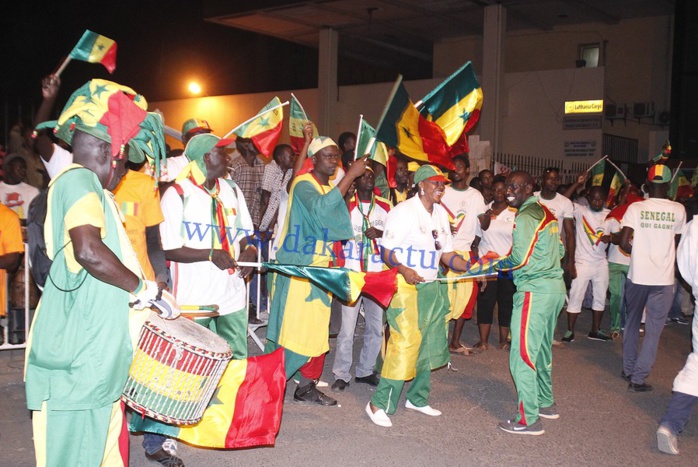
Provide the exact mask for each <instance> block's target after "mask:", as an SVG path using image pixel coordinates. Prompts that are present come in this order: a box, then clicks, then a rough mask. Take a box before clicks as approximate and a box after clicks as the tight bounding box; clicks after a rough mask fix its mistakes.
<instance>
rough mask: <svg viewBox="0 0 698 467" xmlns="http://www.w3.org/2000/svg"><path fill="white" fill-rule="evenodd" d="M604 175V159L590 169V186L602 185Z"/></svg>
mask: <svg viewBox="0 0 698 467" xmlns="http://www.w3.org/2000/svg"><path fill="white" fill-rule="evenodd" d="M604 173H606V159H602V160H601V162H597V163H596V165H594V166H593V167H592V168H591V186H601V185H603V176H604Z"/></svg>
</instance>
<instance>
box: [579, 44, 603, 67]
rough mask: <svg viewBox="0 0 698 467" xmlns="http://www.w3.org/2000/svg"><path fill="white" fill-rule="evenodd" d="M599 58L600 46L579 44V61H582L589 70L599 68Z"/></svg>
mask: <svg viewBox="0 0 698 467" xmlns="http://www.w3.org/2000/svg"><path fill="white" fill-rule="evenodd" d="M600 57H601V44H599V43H598V42H597V43H594V44H580V46H579V57H578V60H579V61H582V60H583V61H584V65H582V66H586V67H589V68H592V67H597V66H599V59H600Z"/></svg>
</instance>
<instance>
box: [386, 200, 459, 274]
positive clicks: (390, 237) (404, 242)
mask: <svg viewBox="0 0 698 467" xmlns="http://www.w3.org/2000/svg"><path fill="white" fill-rule="evenodd" d="M434 237H436V238H434ZM437 243H438V246H439V249H437V248H436V247H437ZM383 247H384V248H388V249H389V250H392V251H393V252H394V253H395V255H396V256H397V260H398V261H399V262H400V263H401V264H404V265H405V266H407V267H409V268H411V269H414V270H415V271H416V272H417V273H418V274H419V275H420V276H422V277H423V278H424V279H426V280H433V279H436V275H437V273H438V272H439V261H440V260H441V255H442V254H443V253H448V252H450V251H453V236H452V235H451V225H450V224H449V222H448V213H447V212H446V210H445V209H444V208H443V207H442V206H441V205H439V204H434V209H433V211H432V213H431V214H429V213H428V212H427V210H426V208H425V207H424V205H423V204H422V201H421V200H420V199H419V196H413V197H412V198H410V199H408V200H407V201H403V202H402V203H400V204H398V205H397V206H395V207H394V208H393V209H391V210H390V212H389V213H388V217H387V218H386V220H385V231H384V232H383ZM389 266H390V265H389Z"/></svg>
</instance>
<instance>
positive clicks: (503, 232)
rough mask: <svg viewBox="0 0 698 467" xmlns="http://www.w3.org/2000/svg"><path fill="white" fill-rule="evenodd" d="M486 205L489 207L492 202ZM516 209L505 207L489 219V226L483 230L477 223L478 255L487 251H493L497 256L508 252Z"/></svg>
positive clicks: (482, 254)
mask: <svg viewBox="0 0 698 467" xmlns="http://www.w3.org/2000/svg"><path fill="white" fill-rule="evenodd" d="M487 207H488V208H490V209H491V208H492V203H490V204H489V205H488V206H487ZM516 211H517V210H516V208H512V207H507V208H506V209H505V210H504V211H502V212H500V213H499V215H497V216H496V217H494V218H493V219H492V220H491V221H490V227H489V228H488V229H487V230H484V231H483V230H482V229H481V228H480V224H479V223H478V226H477V236H478V237H480V238H481V240H480V245H479V246H478V251H479V254H480V256H485V255H486V254H487V252H488V251H494V252H495V253H497V254H498V255H499V256H505V255H507V254H509V251H511V245H512V241H513V232H514V219H515V218H516Z"/></svg>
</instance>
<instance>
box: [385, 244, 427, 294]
mask: <svg viewBox="0 0 698 467" xmlns="http://www.w3.org/2000/svg"><path fill="white" fill-rule="evenodd" d="M381 259H382V260H383V263H385V264H386V265H387V266H388V267H389V268H397V272H399V273H400V274H401V275H402V277H404V278H405V282H407V283H408V284H413V285H414V284H418V283H420V282H424V278H423V277H422V276H420V275H419V274H418V273H417V271H415V270H414V269H412V268H409V267H407V266H405V265H404V264H402V263H400V261H399V260H398V259H397V255H396V254H395V252H394V251H393V250H390V249H388V248H381Z"/></svg>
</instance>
